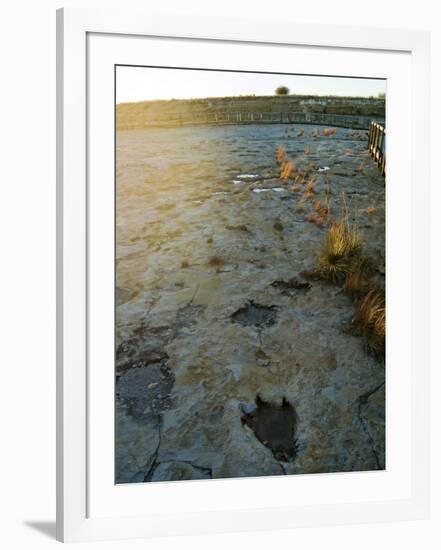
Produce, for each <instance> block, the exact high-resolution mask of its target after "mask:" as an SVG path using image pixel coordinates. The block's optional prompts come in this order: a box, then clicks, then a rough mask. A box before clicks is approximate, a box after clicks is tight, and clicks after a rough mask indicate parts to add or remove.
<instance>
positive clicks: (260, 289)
mask: <svg viewBox="0 0 441 550" xmlns="http://www.w3.org/2000/svg"><path fill="white" fill-rule="evenodd" d="M301 128H303V133H302V131H301ZM298 134H301V135H298ZM318 134H319V135H318V137H313V136H314V132H313V128H312V127H310V126H303V127H301V126H297V125H289V126H288V125H237V126H234V125H232V126H199V127H182V128H176V129H145V130H131V131H122V132H118V134H117V205H116V206H117V218H116V224H117V248H116V278H117V289H116V300H117V302H116V377H117V384H116V405H117V408H116V410H117V413H116V481H117V482H118V483H127V482H132V483H133V482H143V481H164V480H182V479H206V478H222V477H243V476H263V475H281V474H283V475H284V474H296V473H302V474H305V473H319V472H343V471H361V470H377V469H383V468H384V467H385V406H384V405H385V395H384V378H385V373H384V366H383V365H382V364H380V363H379V362H378V361H377V360H376V359H375V358H374V357H372V356H370V355H369V354H368V353H367V351H366V349H365V345H364V343H363V341H362V339H361V338H359V337H356V336H353V335H351V334H349V333H348V331H347V330H345V329H346V328H347V327H348V325H350V322H351V317H352V313H353V305H352V303H351V301H350V300H349V298H348V297H347V296H346V295H345V294H344V293H343V292H342V290H341V289H340V288H338V287H336V286H333V285H329V284H326V283H324V282H321V281H310V282H309V283H310V285H308V284H305V280H304V278H302V275H301V272H302V271H303V270H307V269H310V268H312V267H313V266H314V258H315V254H316V251H317V249H318V248H319V246H320V243H321V242H322V240H323V237H324V234H325V231H326V229H325V227H319V226H317V225H315V224H314V223H312V222H310V221H307V220H306V219H305V216H307V215H308V213H310V212H312V210H311V206H310V203H309V202H306V206H305V210H304V211H301V209H299V203H300V201H301V194H300V193H298V192H296V191H294V190H293V188H292V186H291V185H289V184H287V183H286V182H283V181H282V180H281V179H279V177H278V176H279V168H278V165H277V162H276V159H275V149H276V148H277V147H278V146H283V147H284V148H285V149H286V156H287V158H288V159H291V160H292V161H294V162H295V164H296V166H297V167H298V168H300V169H303V168H305V167H308V169H309V170H310V171H311V173H312V174H313V175H315V176H316V177H317V184H316V186H315V189H314V191H315V194H314V200H319V201H321V202H323V203H324V202H325V194H326V192H327V193H328V197H329V200H330V211H331V217H334V218H338V217H339V215H340V212H341V209H342V205H343V201H346V204H347V206H348V208H349V211H350V214H351V217H352V218H353V219H354V220H357V221H358V223H359V227H360V233H361V235H362V237H363V240H364V244H365V249H366V253H367V254H368V255H369V256H370V257H371V258H372V259H373V260H374V262H375V263H376V266H377V268H378V271H379V273H381V274H383V275H384V248H385V245H384V240H385V223H384V221H385V220H384V217H385V192H384V190H385V189H384V178H383V177H382V176H381V175H380V174H379V171H378V169H377V167H376V165H375V164H374V162H373V161H372V160H371V158H370V157H369V155H368V153H367V150H366V148H367V134H366V132H364V131H350V130H346V129H342V128H338V129H337V130H336V134H335V135H331V136H328V137H326V136H324V135H323V128H321V127H318ZM343 192H344V194H343ZM292 280H293V281H292ZM281 281H282V282H281ZM289 281H291V283H289ZM287 282H288V284H286V283H287Z"/></svg>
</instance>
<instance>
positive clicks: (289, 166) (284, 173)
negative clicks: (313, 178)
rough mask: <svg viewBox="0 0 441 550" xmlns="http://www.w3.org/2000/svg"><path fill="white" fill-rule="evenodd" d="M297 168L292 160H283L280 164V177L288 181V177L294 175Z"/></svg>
mask: <svg viewBox="0 0 441 550" xmlns="http://www.w3.org/2000/svg"><path fill="white" fill-rule="evenodd" d="M295 170H296V167H295V165H294V163H293V162H292V161H290V160H288V161H282V162H281V164H280V179H282V180H284V181H286V180H287V179H288V178H290V177H292V175H293V173H294V172H295Z"/></svg>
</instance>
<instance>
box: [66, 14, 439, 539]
mask: <svg viewBox="0 0 441 550" xmlns="http://www.w3.org/2000/svg"><path fill="white" fill-rule="evenodd" d="M250 23H252V24H250ZM98 35H99V36H103V37H104V36H118V37H120V38H121V39H122V40H127V41H129V40H130V39H131V37H132V38H133V39H135V38H136V39H141V38H142V37H149V40H150V42H151V41H152V40H153V41H154V40H158V41H160V40H161V41H164V39H165V40H174V39H179V40H188V41H198V43H200V41H204V40H205V41H208V42H210V43H212V42H216V43H218V42H220V43H225V44H229V45H235V46H236V47H240V46H241V45H243V46H245V45H248V46H249V45H253V44H259V45H261V46H265V47H279V48H289V47H292V48H295V47H308V48H316V49H317V48H320V49H321V51H323V52H324V51H325V50H326V51H330V52H332V51H336V52H337V51H347V52H353V53H354V56H356V54H357V52H360V53H361V52H363V51H364V52H368V51H375V52H384V54H387V53H391V52H394V53H399V52H402V53H403V54H405V55H406V56H410V57H409V60H410V67H411V70H410V83H411V90H410V92H411V93H410V95H409V97H410V102H409V106H410V107H411V108H409V109H408V110H409V112H408V113H405V114H406V116H408V117H409V119H408V123H409V127H410V129H411V136H410V137H409V139H410V141H409V143H410V159H408V161H409V162H410V174H409V175H410V178H409V181H410V187H409V193H410V194H409V204H408V206H409V209H410V211H409V214H410V225H409V235H410V237H409V242H407V240H406V242H405V243H404V244H403V243H401V246H403V247H404V248H403V249H404V250H407V252H408V258H409V260H410V262H409V265H410V266H411V272H410V273H409V289H410V292H409V296H408V298H409V312H410V311H411V315H409V316H408V317H409V323H410V324H409V327H410V332H409V335H410V336H409V338H410V341H409V342H408V344H409V345H410V355H409V372H408V373H407V374H406V376H407V383H408V386H403V387H405V388H408V393H409V395H408V396H407V398H408V418H409V420H410V422H409V426H408V432H406V433H408V436H409V442H410V443H409V447H410V451H409V456H408V457H407V458H408V464H409V468H408V470H406V472H404V473H403V475H405V476H406V480H405V481H406V483H405V484H406V486H408V491H407V493H406V495H405V496H403V495H402V494H401V495H400V496H398V497H397V496H392V494H391V496H390V497H389V498H385V497H384V496H383V497H379V498H378V499H375V498H372V497H371V498H370V499H366V500H363V499H360V500H359V501H355V502H354V500H350V501H347V502H338V499H336V498H335V502H333V498H334V497H333V496H332V494H333V493H334V492H335V493H336V494H335V497H336V496H337V491H338V483H339V481H338V480H337V481H335V479H336V478H334V481H332V483H333V484H334V485H332V488H329V489H327V490H328V491H331V492H332V494H331V497H330V498H328V499H327V500H326V503H324V501H319V500H317V501H316V502H315V501H314V500H312V501H308V503H306V502H305V503H303V504H302V503H301V502H300V503H298V502H297V503H295V504H291V505H290V503H289V502H288V501H286V502H285V501H284V502H283V504H282V505H279V506H277V507H274V506H273V507H269V506H257V507H256V506H253V507H250V506H249V505H247V504H242V505H241V504H240V503H239V504H238V503H237V500H236V499H235V498H234V491H237V487H238V485H237V484H238V483H239V484H240V483H242V480H226V481H223V480H222V481H220V480H219V481H216V482H215V483H216V485H217V486H218V487H221V485H220V484H227V485H225V488H226V490H227V491H231V494H232V495H233V498H232V503H233V504H232V506H231V508H228V507H224V508H223V509H221V510H220V509H217V510H216V509H213V508H210V506H209V505H207V506H206V508H205V509H204V508H203V507H201V506H199V507H195V508H194V509H192V508H191V505H189V507H188V509H186V508H184V507H182V509H173V510H172V511H169V512H168V511H166V510H161V511H160V513H155V512H154V511H150V512H149V513H146V514H141V513H139V512H135V511H134V510H132V511H126V512H125V511H124V510H122V511H121V512H120V513H119V515H115V513H113V514H109V515H107V514H106V513H96V514H95V513H92V514H91V508H90V498H89V490H90V487H91V486H92V485H93V483H94V479H92V478H93V477H94V474H93V472H94V469H93V468H92V467H91V464H92V465H93V463H94V460H93V457H92V459H91V457H90V443H91V441H90V435H91V434H95V433H97V431H96V429H95V428H91V425H90V412H91V411H93V410H94V405H96V396H95V394H94V392H93V391H91V389H90V380H91V365H90V364H89V361H90V354H89V344H90V342H89V339H88V326H89V321H90V319H89V307H88V302H89V300H90V298H91V296H90V292H91V286H90V285H89V276H90V273H89V257H88V251H89V244H90V243H89V235H88V232H89V229H90V227H91V226H93V224H94V222H95V217H94V216H95V214H96V211H95V210H93V209H92V208H90V204H89V198H90V196H89V192H90V190H89V189H88V181H89V180H88V176H89V164H90V161H91V159H90V158H89V156H88V155H89V153H88V148H87V144H88V141H90V140H91V135H90V129H89V128H88V124H87V120H88V117H90V116H91V113H90V111H89V110H88V109H90V108H91V107H90V105H89V103H88V92H89V87H90V80H91V74H90V71H91V66H93V64H92V65H91V63H90V51H89V49H88V41H89V38H90V37H91V36H98ZM428 67H429V36H428V34H427V33H424V32H416V31H398V30H384V29H383V30H379V29H363V28H352V27H348V28H345V27H335V26H334V25H329V26H323V25H322V26H320V25H303V24H302V25H299V24H295V22H292V21H287V20H283V21H280V22H278V24H277V25H273V24H268V22H266V21H262V20H255V19H252V20H251V19H250V20H249V21H243V20H232V19H219V18H188V19H186V18H184V17H162V16H152V15H150V14H149V13H133V12H130V11H125V10H121V11H107V10H105V11H95V10H83V9H62V10H59V11H58V12H57V120H58V122H57V192H58V198H57V220H58V221H57V224H58V225H57V253H58V261H57V317H58V318H57V322H58V332H57V538H58V540H60V541H65V542H73V541H89V540H103V539H108V540H112V539H118V538H135V537H149V536H150V537H151V536H161V535H176V534H191V533H210V532H229V531H242V530H258V529H272V528H273V529H276V528H290V527H296V526H311V525H332V524H342V523H358V522H366V521H392V520H403V519H416V518H423V517H427V514H428V501H429V464H428V456H429V454H428V426H429V414H428V396H429V390H428V370H429V359H428V349H429V347H428V332H429V331H428V305H429V296H428V283H427V282H428V256H429V253H428V233H429V229H428V227H429V225H428V224H429V222H428V211H429V205H428V186H429V173H428V172H429V159H428V150H429V147H428V128H429V108H428V105H429V101H428V89H429V69H428ZM347 70H348V71H349V73H350V72H351V71H352V70H355V66H354V67H353V68H352V67H350V66H349V67H348V69H347ZM112 93H113V91H112ZM111 123H112V124H113V121H111ZM111 137H112V139H113V134H112V136H111ZM110 160H111V159H110ZM112 162H113V161H112ZM394 163H399V154H396V155H395V160H394V155H393V154H392V156H391V157H389V156H388V169H390V170H391V171H392V174H393V171H394ZM390 167H391V168H390ZM398 173H399V171H398V170H397V172H396V175H397V174H398ZM391 177H392V176H391ZM406 215H407V214H406ZM394 219H395V218H394ZM406 219H407V220H409V218H406V217H404V223H406ZM396 237H398V239H399V238H400V235H395V236H394V235H392V238H396ZM390 242H393V241H391V240H390V239H389V240H388V246H389V244H390ZM94 376H95V375H94ZM388 384H389V381H388ZM406 391H407V389H406ZM111 398H112V399H113V396H111ZM407 398H406V399H407ZM396 402H397V400H392V401H391V403H392V405H391V406H394V405H393V404H394V403H396ZM389 412H393V411H390V409H388V414H389ZM406 429H407V428H406ZM95 446H96V445H95ZM109 460H112V459H111V458H110V457H109ZM341 475H345V474H341ZM347 475H353V474H347ZM291 477H296V476H291ZM305 477H308V476H303V478H305ZM311 477H314V480H312V479H311V480H310V479H307V480H306V481H303V482H302V483H306V485H308V484H309V483H313V484H314V485H315V487H316V488H317V485H320V476H309V478H311ZM341 479H342V478H341ZM282 482H286V478H285V479H272V480H260V481H259V482H257V481H256V480H254V481H251V480H250V482H249V483H248V482H247V483H248V484H247V485H244V484H242V485H241V486H240V487H241V491H242V492H243V491H244V489H245V490H247V489H249V491H250V494H252V491H253V486H252V483H260V484H262V483H266V485H265V486H264V487H265V490H266V491H272V492H273V494H275V495H277V492H279V493H282V492H283V490H284V485H283V483H282ZM180 485H181V487H182V486H183V485H185V484H180ZM200 486H201V485H199V486H198V494H199V497H197V498H201V497H202V493H200V489H199V487H200ZM157 487H158V486H157ZM209 487H210V482H209V483H208V484H205V489H204V492H205V493H207V491H208V492H209V491H210V489H209ZM256 487H257V485H256ZM259 487H263V485H259ZM330 487H331V486H330ZM142 489H143V487H142V486H140V490H142ZM98 490H99V488H98ZM170 490H171V489H170V484H167V483H164V484H159V487H158V488H157V489H156V491H163V492H166V491H170ZM189 490H190V491H192V490H193V489H191V484H190V489H189ZM94 491H96V489H94ZM194 492H195V493H196V490H194ZM239 494H240V493H239ZM397 494H398V493H397ZM403 494H404V493H403ZM203 498H205V496H204V497H203ZM122 500H124V499H122ZM140 509H142V507H141V508H140Z"/></svg>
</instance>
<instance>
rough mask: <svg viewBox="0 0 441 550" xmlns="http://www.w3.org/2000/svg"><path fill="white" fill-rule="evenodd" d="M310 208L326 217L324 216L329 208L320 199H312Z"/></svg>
mask: <svg viewBox="0 0 441 550" xmlns="http://www.w3.org/2000/svg"><path fill="white" fill-rule="evenodd" d="M312 208H313V209H314V210H315V211H316V212H317V214H318V215H319V216H321V217H322V218H326V216H327V215H328V214H329V209H328V207H327V206H325V205H324V204H322V203H321V202H320V201H313V203H312Z"/></svg>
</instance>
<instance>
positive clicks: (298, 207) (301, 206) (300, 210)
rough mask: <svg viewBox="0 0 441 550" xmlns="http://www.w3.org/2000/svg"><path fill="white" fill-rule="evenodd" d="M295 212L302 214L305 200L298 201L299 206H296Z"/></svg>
mask: <svg viewBox="0 0 441 550" xmlns="http://www.w3.org/2000/svg"><path fill="white" fill-rule="evenodd" d="M296 210H297V212H304V211H305V199H304V198H303V199H301V200H300V201H299V204H298V205H297V209H296Z"/></svg>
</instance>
